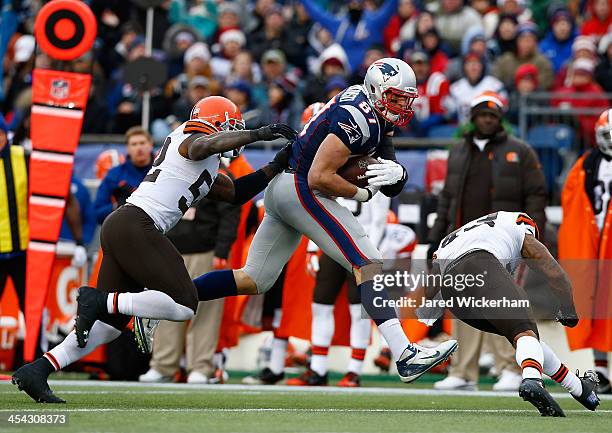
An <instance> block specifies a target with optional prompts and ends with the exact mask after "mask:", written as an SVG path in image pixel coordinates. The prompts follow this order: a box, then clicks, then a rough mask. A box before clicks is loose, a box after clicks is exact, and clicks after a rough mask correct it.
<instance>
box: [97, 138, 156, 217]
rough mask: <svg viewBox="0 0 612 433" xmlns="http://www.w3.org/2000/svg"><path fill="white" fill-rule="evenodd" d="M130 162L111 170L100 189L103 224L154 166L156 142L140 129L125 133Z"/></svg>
mask: <svg viewBox="0 0 612 433" xmlns="http://www.w3.org/2000/svg"><path fill="white" fill-rule="evenodd" d="M125 139H126V143H127V154H128V157H127V160H126V161H125V162H124V163H123V164H121V165H118V166H116V167H113V168H111V169H110V170H109V171H108V173H107V174H106V176H105V177H104V179H102V183H101V184H100V187H99V188H98V193H97V194H96V200H95V202H94V213H95V215H96V220H97V221H98V223H99V224H102V222H104V219H105V218H106V217H107V216H108V215H109V214H110V213H111V212H112V211H114V210H115V209H117V208H118V207H119V206H121V205H123V204H125V201H126V200H127V198H128V197H129V196H130V194H132V192H133V191H134V190H135V189H136V188H137V187H138V185H140V182H142V180H143V179H144V177H145V176H146V174H147V172H148V171H149V169H150V168H151V164H153V139H152V138H151V135H150V134H149V133H148V132H147V131H146V130H145V129H144V128H142V127H140V126H133V127H131V128H130V129H128V130H127V132H126V133H125Z"/></svg>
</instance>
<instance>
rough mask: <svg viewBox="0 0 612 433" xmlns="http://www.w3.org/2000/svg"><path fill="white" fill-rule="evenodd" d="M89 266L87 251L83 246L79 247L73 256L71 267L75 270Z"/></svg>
mask: <svg viewBox="0 0 612 433" xmlns="http://www.w3.org/2000/svg"><path fill="white" fill-rule="evenodd" d="M86 264H87V250H86V249H85V247H84V246H83V245H77V246H76V248H75V249H74V254H73V255H72V262H71V265H72V266H74V267H75V268H82V267H83V266H85V265H86Z"/></svg>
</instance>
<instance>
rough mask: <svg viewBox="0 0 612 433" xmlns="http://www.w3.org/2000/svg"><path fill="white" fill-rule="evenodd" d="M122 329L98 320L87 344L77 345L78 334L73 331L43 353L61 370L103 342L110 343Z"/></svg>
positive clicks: (56, 368) (54, 366)
mask: <svg viewBox="0 0 612 433" xmlns="http://www.w3.org/2000/svg"><path fill="white" fill-rule="evenodd" d="M120 335H121V331H119V330H118V329H116V328H114V327H113V326H111V325H109V324H107V323H104V322H101V321H99V320H96V322H95V323H94V325H93V326H92V328H91V331H90V332H89V340H88V341H87V346H85V347H82V348H81V347H79V346H78V345H77V339H76V334H75V332H74V331H72V332H71V333H70V334H68V336H67V337H66V338H65V339H64V341H62V342H61V343H60V344H58V345H57V346H55V347H54V348H53V349H51V350H50V351H48V352H47V353H45V354H44V355H43V357H45V358H46V359H47V360H48V361H49V362H50V363H51V365H52V366H53V368H54V370H55V371H57V370H61V369H62V368H64V367H66V366H67V365H70V364H72V363H73V362H75V361H78V360H79V359H81V358H83V357H84V356H86V355H88V354H90V353H91V352H93V351H94V349H95V348H96V347H98V346H99V345H101V344H105V343H109V342H111V341H113V340H114V339H116V338H117V337H119V336H120Z"/></svg>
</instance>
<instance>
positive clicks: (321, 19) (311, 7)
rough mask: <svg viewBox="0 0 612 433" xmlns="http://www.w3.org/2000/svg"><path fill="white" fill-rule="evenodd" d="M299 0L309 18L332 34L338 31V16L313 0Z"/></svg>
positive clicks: (339, 21) (339, 20)
mask: <svg viewBox="0 0 612 433" xmlns="http://www.w3.org/2000/svg"><path fill="white" fill-rule="evenodd" d="M393 1H397V0H393ZM301 2H302V5H303V6H304V9H306V12H308V15H309V16H310V18H312V20H313V21H315V22H317V23H319V24H321V25H322V26H323V27H325V28H326V29H327V30H329V31H330V32H331V33H332V35H335V34H336V32H337V31H338V27H339V26H340V23H341V21H342V20H341V19H340V18H337V17H335V16H334V15H332V14H331V13H329V12H326V11H325V10H323V9H322V8H321V7H320V6H319V5H318V4H317V3H316V2H315V0H301Z"/></svg>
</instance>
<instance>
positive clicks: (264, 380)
mask: <svg viewBox="0 0 612 433" xmlns="http://www.w3.org/2000/svg"><path fill="white" fill-rule="evenodd" d="M284 378H285V373H284V372H283V373H280V374H274V372H273V371H272V370H270V368H268V367H266V368H264V369H263V370H261V371H260V372H259V373H258V374H257V376H247V377H245V378H244V379H243V380H242V383H244V384H246V385H276V384H277V383H278V382H280V381H281V380H283V379H284Z"/></svg>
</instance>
